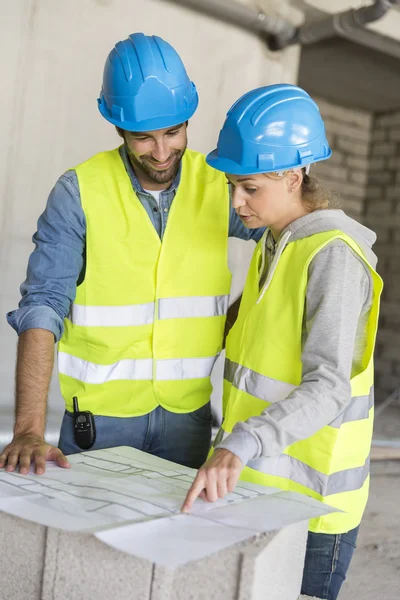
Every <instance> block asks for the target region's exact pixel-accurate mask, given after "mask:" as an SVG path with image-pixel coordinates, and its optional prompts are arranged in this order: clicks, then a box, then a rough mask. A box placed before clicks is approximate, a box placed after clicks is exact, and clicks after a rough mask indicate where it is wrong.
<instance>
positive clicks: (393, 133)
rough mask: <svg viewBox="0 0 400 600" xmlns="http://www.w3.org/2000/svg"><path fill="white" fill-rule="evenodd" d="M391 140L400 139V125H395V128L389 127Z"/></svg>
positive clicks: (396, 140) (397, 140)
mask: <svg viewBox="0 0 400 600" xmlns="http://www.w3.org/2000/svg"><path fill="white" fill-rule="evenodd" d="M399 125H400V123H399ZM389 140H393V141H395V142H399V141H400V127H393V129H389Z"/></svg>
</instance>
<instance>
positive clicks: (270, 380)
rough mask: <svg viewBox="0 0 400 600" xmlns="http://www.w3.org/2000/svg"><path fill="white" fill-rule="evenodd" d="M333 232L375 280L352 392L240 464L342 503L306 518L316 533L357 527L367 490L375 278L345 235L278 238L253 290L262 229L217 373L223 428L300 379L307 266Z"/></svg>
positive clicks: (272, 482)
mask: <svg viewBox="0 0 400 600" xmlns="http://www.w3.org/2000/svg"><path fill="white" fill-rule="evenodd" d="M334 239H342V240H344V241H345V242H346V243H347V244H348V245H349V246H350V247H351V248H352V249H353V250H354V252H356V253H357V254H358V255H359V256H360V257H361V258H362V259H363V261H364V262H365V264H366V265H367V267H368V268H369V271H370V273H371V276H372V279H373V286H374V287H373V304H372V308H371V310H370V312H369V316H368V321H367V324H366V339H367V344H366V349H365V353H364V356H363V358H362V361H361V365H362V366H361V367H360V369H359V371H358V372H353V373H352V378H351V390H352V399H351V401H350V403H349V405H348V407H347V408H346V410H345V411H344V412H343V414H341V415H340V416H339V417H337V418H336V419H335V420H334V421H333V422H332V423H330V424H329V425H326V426H325V427H323V428H322V429H321V430H319V431H318V432H317V433H315V434H314V435H312V436H311V437H309V438H307V439H305V440H301V441H299V442H296V443H294V444H292V445H291V446H289V447H287V448H286V449H285V450H284V452H283V453H282V454H281V455H280V456H278V457H276V458H259V459H255V460H252V461H250V462H249V463H248V465H247V467H245V468H244V470H243V472H242V478H243V479H245V480H247V481H252V482H254V483H259V484H264V485H267V486H271V487H278V488H281V489H284V490H291V491H295V492H300V493H302V494H307V495H308V496H312V497H313V498H316V499H317V500H320V501H321V502H324V503H326V504H330V505H331V506H334V507H336V508H339V509H341V510H342V511H344V512H337V513H332V514H329V515H327V516H323V517H319V518H317V519H313V520H312V521H311V522H310V530H311V531H313V532H319V533H321V532H323V533H344V532H346V531H349V530H350V529H353V528H354V527H356V526H357V525H358V524H359V523H360V521H361V517H362V514H363V512H364V508H365V505H366V502H367V497H368V487H369V455H370V447H371V437H372V425H373V350H374V344H375V337H376V330H377V323H378V312H379V298H380V294H381V290H382V281H381V278H380V277H379V275H378V274H377V273H376V271H375V270H374V269H373V268H372V267H371V265H369V263H368V261H367V260H366V258H365V256H364V255H363V253H362V251H361V249H360V248H359V247H358V245H357V244H356V243H355V242H354V241H353V240H352V239H351V238H350V237H349V236H347V235H345V234H344V233H342V232H340V231H329V232H326V233H319V234H315V235H312V236H310V237H307V238H304V239H301V240H298V241H295V242H293V243H289V244H288V245H287V246H286V248H284V244H285V243H286V241H287V240H286V239H285V238H284V239H283V240H282V243H281V244H280V247H279V246H278V248H277V252H276V255H275V259H274V261H273V263H272V265H271V266H270V269H269V275H268V277H267V281H266V283H265V286H264V289H263V290H261V292H260V290H259V281H260V273H261V271H262V268H263V267H262V262H263V246H264V245H265V237H264V236H263V238H262V239H261V240H260V242H259V244H258V245H257V247H256V250H255V253H254V256H253V259H252V262H251V266H250V270H249V274H248V278H247V281H246V285H245V289H244V293H243V299H242V302H241V306H240V311H239V315H238V320H237V322H236V324H235V325H234V327H233V328H232V330H231V332H230V334H229V336H228V339H227V347H226V356H227V360H226V366H225V373H224V421H223V425H222V429H223V432H224V433H230V432H231V431H232V428H233V427H234V425H235V424H236V423H237V422H238V421H246V420H247V419H249V418H250V417H252V416H258V415H260V414H261V413H262V412H263V411H264V410H265V409H266V408H267V407H268V406H269V405H270V404H271V403H273V402H277V401H279V400H283V399H284V398H286V397H287V396H288V395H289V394H290V392H291V391H292V390H294V389H295V388H296V387H297V386H298V385H299V384H300V382H301V377H302V362H301V352H302V347H301V333H302V323H303V315H304V309H305V299H306V289H307V281H308V267H309V264H310V262H311V260H312V259H313V258H314V256H315V255H316V254H317V253H318V252H319V251H320V250H322V249H323V248H324V247H325V246H326V245H327V244H328V243H329V242H330V241H332V240H334ZM283 248H284V251H283ZM323 343H324V340H321V344H323ZM323 401H324V399H323V398H321V402H323ZM221 433H222V432H221Z"/></svg>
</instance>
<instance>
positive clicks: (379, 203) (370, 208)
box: [366, 196, 392, 215]
mask: <svg viewBox="0 0 400 600" xmlns="http://www.w3.org/2000/svg"><path fill="white" fill-rule="evenodd" d="M381 198H382V196H381ZM366 205H367V215H370V214H372V215H376V214H379V215H388V214H391V213H392V201H391V200H375V201H367V203H366Z"/></svg>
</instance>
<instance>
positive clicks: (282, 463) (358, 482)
mask: <svg viewBox="0 0 400 600" xmlns="http://www.w3.org/2000/svg"><path fill="white" fill-rule="evenodd" d="M369 462H370V459H369V457H368V458H367V460H366V461H365V464H364V465H363V466H362V467H355V468H353V469H345V470H343V471H338V472H337V473H331V474H330V475H326V474H325V473H321V471H317V470H316V469H313V468H312V467H310V466H309V465H306V464H305V463H304V462H302V461H300V460H298V459H297V458H293V456H289V455H288V454H281V455H280V456H278V457H277V458H258V459H256V460H252V461H250V462H249V463H248V466H249V467H250V468H251V469H256V470H257V471H262V472H263V473H268V474H269V475H275V476H277V477H286V478H287V479H290V480H291V481H295V482H297V483H300V484H301V485H304V486H305V487H307V488H310V489H311V490H314V492H316V493H317V494H319V495H320V496H330V495H332V494H339V493H342V492H351V491H353V490H357V489H359V488H361V487H362V485H363V484H364V482H365V480H366V479H367V477H368V474H369Z"/></svg>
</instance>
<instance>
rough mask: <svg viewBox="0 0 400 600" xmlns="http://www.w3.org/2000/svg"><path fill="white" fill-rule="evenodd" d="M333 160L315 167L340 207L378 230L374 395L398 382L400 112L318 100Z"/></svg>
mask: <svg viewBox="0 0 400 600" xmlns="http://www.w3.org/2000/svg"><path fill="white" fill-rule="evenodd" d="M315 100H316V102H317V103H318V105H319V107H320V111H321V114H322V116H323V118H324V120H325V124H326V131H327V137H328V141H329V143H330V145H331V147H332V150H333V154H332V158H331V159H330V160H329V161H327V162H322V163H319V164H317V165H315V167H313V170H312V173H313V174H315V175H316V176H317V177H318V178H319V179H320V180H321V182H322V183H323V184H325V185H326V186H327V187H328V188H330V189H331V190H332V191H333V192H335V194H336V195H337V196H338V197H339V200H340V204H341V207H342V208H343V209H344V210H345V211H346V213H347V214H349V215H350V216H352V217H353V218H355V219H357V220H360V221H362V222H363V223H364V224H365V225H366V226H367V227H370V228H371V229H373V230H374V231H375V232H376V234H377V243H376V245H375V247H374V250H375V252H376V254H377V255H378V272H379V273H380V275H381V276H382V277H383V279H384V282H385V289H384V293H383V297H382V303H381V319H380V327H379V331H378V338H377V349H376V353H375V357H376V360H375V372H376V396H377V399H378V400H381V399H383V398H385V397H386V395H387V394H389V393H390V392H391V391H393V389H394V388H395V387H397V386H398V385H400V112H395V113H390V114H382V115H372V114H369V113H366V112H363V111H357V110H353V109H349V108H345V107H341V106H338V105H335V104H332V103H331V102H329V101H327V100H326V99H323V98H315Z"/></svg>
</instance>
